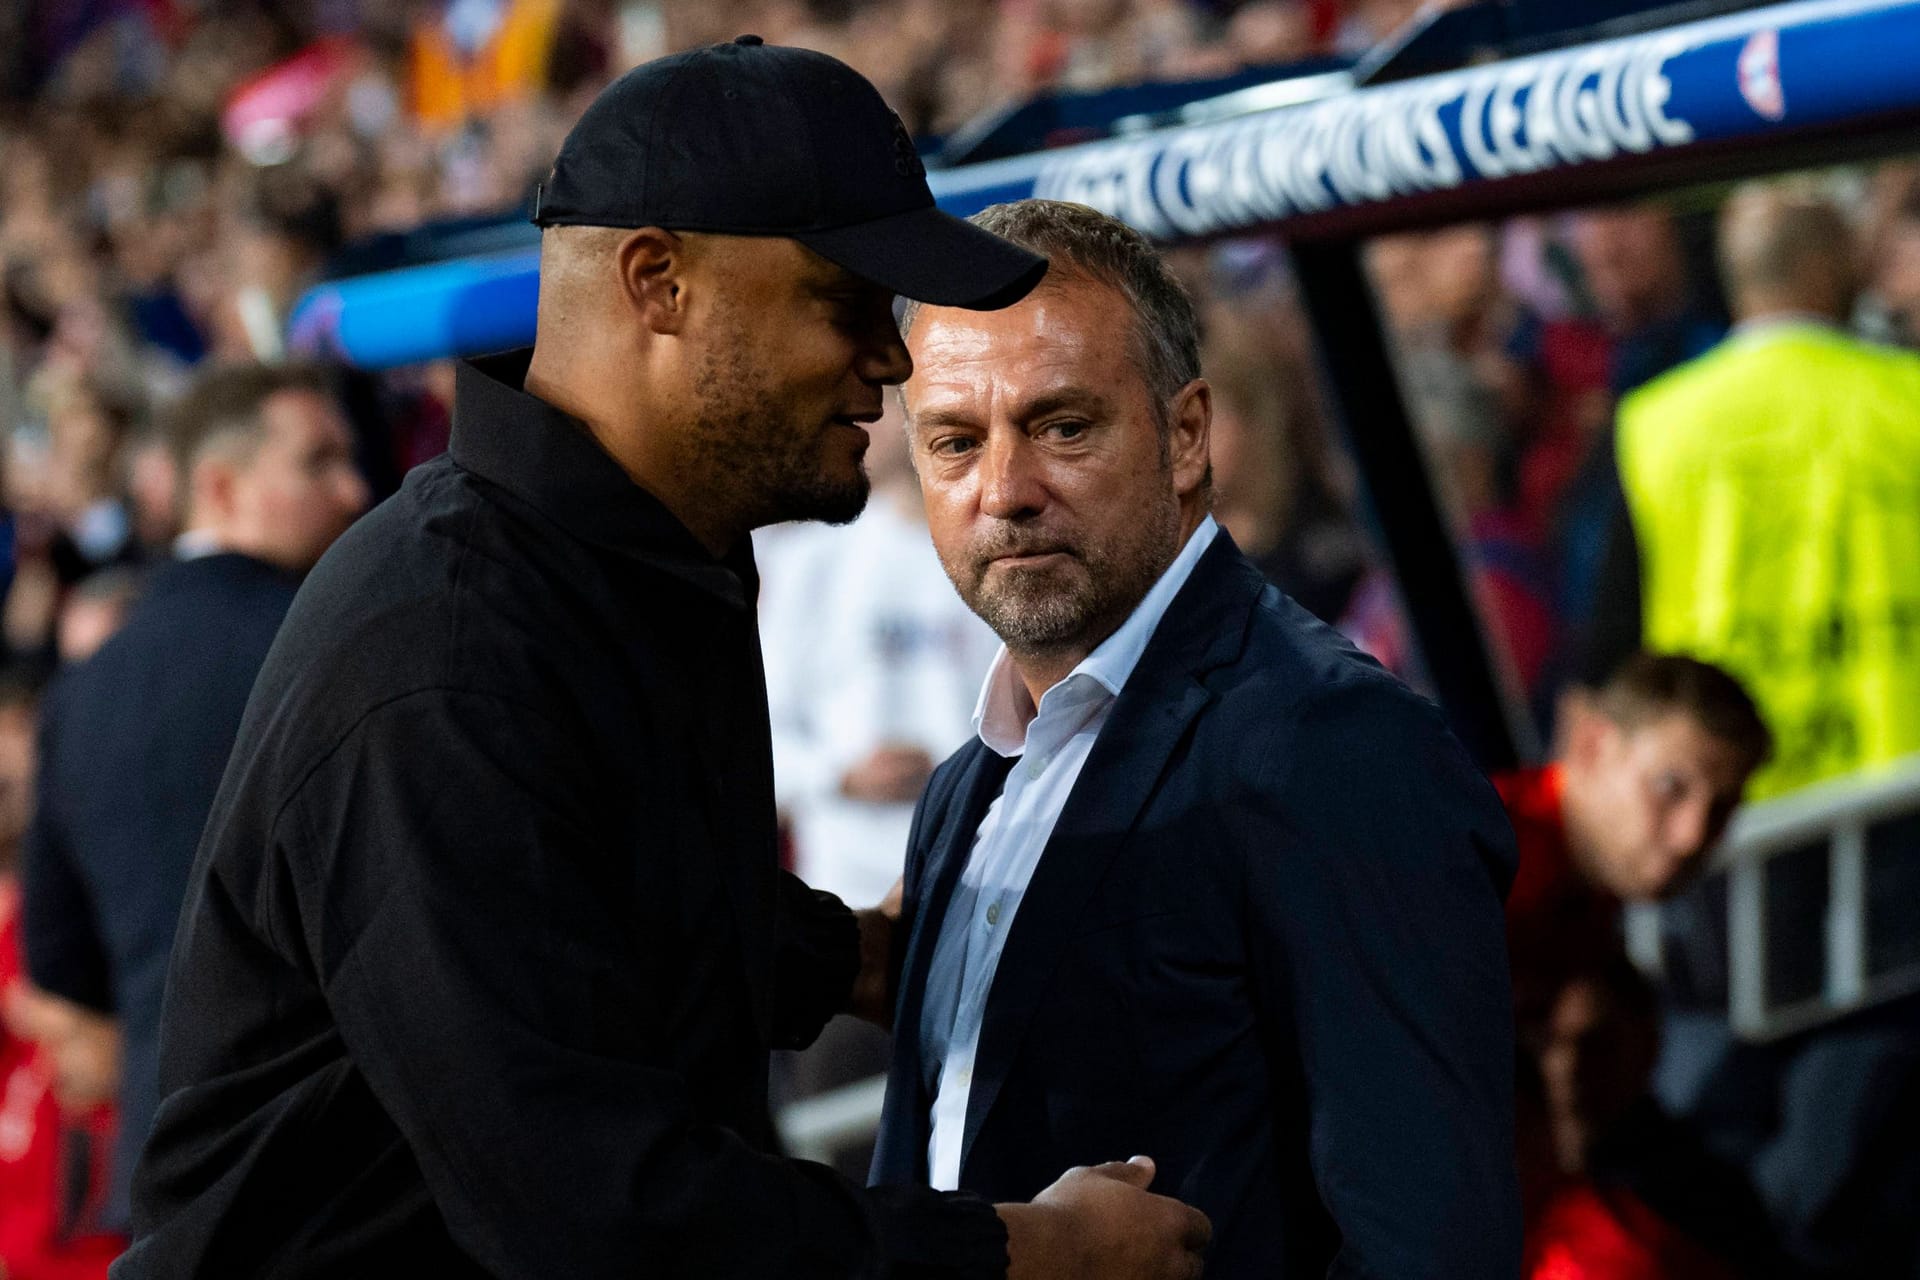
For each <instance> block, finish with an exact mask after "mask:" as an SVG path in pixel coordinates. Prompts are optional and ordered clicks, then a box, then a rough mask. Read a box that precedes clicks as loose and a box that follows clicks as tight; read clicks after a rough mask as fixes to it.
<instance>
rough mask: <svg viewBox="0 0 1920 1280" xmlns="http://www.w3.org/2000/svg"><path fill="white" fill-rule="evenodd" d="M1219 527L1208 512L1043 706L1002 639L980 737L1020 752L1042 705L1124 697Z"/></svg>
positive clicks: (981, 709) (1007, 751) (977, 710)
mask: <svg viewBox="0 0 1920 1280" xmlns="http://www.w3.org/2000/svg"><path fill="white" fill-rule="evenodd" d="M1219 532H1220V526H1219V525H1218V524H1216V523H1215V522H1214V519H1213V517H1212V516H1206V517H1204V518H1203V519H1202V520H1201V521H1200V525H1199V527H1198V528H1196V529H1195V530H1194V531H1193V533H1192V534H1191V535H1190V536H1189V537H1188V538H1187V544H1186V546H1184V547H1182V548H1181V549H1180V554H1179V555H1177V556H1175V557H1174V559H1173V563H1172V564H1170V565H1168V566H1167V567H1166V570H1165V571H1164V572H1163V573H1161V575H1160V577H1159V579H1158V580H1157V581H1155V582H1154V584H1153V586H1152V587H1150V588H1149V589H1148V590H1147V594H1146V595H1144V596H1142V597H1141V599H1140V603H1139V604H1137V605H1135V606H1134V608H1133V612H1132V613H1130V614H1128V615H1127V620H1126V621H1125V622H1123V623H1121V624H1120V627H1119V629H1118V630H1116V631H1115V632H1114V633H1113V634H1112V635H1110V636H1108V637H1107V638H1106V639H1105V640H1103V641H1101V642H1100V644H1099V646H1098V647H1097V648H1095V649H1094V651H1093V652H1092V653H1090V654H1088V655H1087V656H1086V657H1084V658H1082V659H1081V660H1080V664H1079V665H1078V666H1076V667H1075V668H1074V669H1073V670H1072V671H1070V672H1068V673H1067V676H1066V679H1064V680H1062V681H1061V682H1060V683H1059V684H1057V685H1055V686H1053V688H1051V689H1049V690H1047V691H1046V692H1045V693H1044V694H1042V695H1041V697H1040V706H1039V707H1035V706H1034V704H1033V699H1032V698H1031V697H1029V696H1028V694H1027V686H1026V682H1025V681H1023V680H1021V679H1020V673H1019V672H1018V671H1017V670H1015V669H1014V665H1013V656H1012V655H1011V654H1009V653H1008V652H1007V647H1006V646H1005V645H1004V644H1003V645H1001V646H1000V652H999V654H998V655H996V656H995V658H994V660H993V665H992V667H990V668H989V669H988V671H987V678H986V682H985V683H984V684H983V685H982V686H981V688H980V699H979V701H978V702H977V703H975V704H974V709H973V731H974V732H975V733H976V734H978V735H979V737H980V741H982V742H984V743H986V745H987V746H988V747H990V748H991V749H992V750H994V751H996V752H998V753H999V754H1001V755H1003V756H1017V755H1019V754H1020V753H1021V752H1022V751H1024V750H1025V749H1026V742H1027V729H1028V726H1030V725H1031V724H1032V723H1033V720H1034V717H1036V716H1037V715H1039V714H1040V711H1041V710H1043V709H1045V710H1052V709H1053V708H1054V706H1056V705H1062V706H1073V705H1078V704H1081V703H1083V702H1098V703H1105V702H1110V701H1112V700H1113V699H1115V698H1117V697H1119V696H1120V691H1121V690H1122V689H1124V688H1125V687H1126V684H1127V681H1128V680H1129V679H1130V678H1131V677H1132V676H1133V669H1134V668H1135V667H1137V666H1139V665H1140V655H1141V654H1143V653H1145V652H1146V650H1147V642H1148V641H1149V640H1151V639H1152V638H1153V633H1154V631H1155V629H1156V628H1158V627H1159V625H1160V620H1161V619H1162V618H1163V617H1165V616H1166V613H1167V609H1168V607H1169V606H1170V605H1172V603H1173V598H1174V597H1175V596H1177V595H1179V594H1180V588H1181V587H1183V586H1185V585H1186V584H1187V579H1188V578H1189V577H1191V576H1192V575H1193V567H1194V566H1195V565H1197V564H1199V563H1200V557H1201V556H1202V555H1205V554H1206V550H1207V548H1208V547H1209V546H1211V545H1212V544H1213V539H1214V535H1216V534H1217V533H1219Z"/></svg>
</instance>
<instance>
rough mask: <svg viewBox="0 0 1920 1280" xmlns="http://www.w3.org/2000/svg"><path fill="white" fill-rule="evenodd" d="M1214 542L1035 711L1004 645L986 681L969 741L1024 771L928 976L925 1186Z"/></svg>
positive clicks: (993, 825)
mask: <svg viewBox="0 0 1920 1280" xmlns="http://www.w3.org/2000/svg"><path fill="white" fill-rule="evenodd" d="M1218 532H1219V526H1218V525H1216V524H1215V523H1214V521H1213V517H1212V516H1208V517H1206V518H1205V519H1204V520H1202V521H1201V522H1200V527H1199V528H1197V529H1195V530H1194V531H1193V535H1192V536H1191V537H1189V538H1188V539H1187V545H1186V546H1185V547H1183V548H1181V551H1180V554H1179V555H1178V556H1177V557H1176V558H1175V559H1174V562H1173V563H1172V564H1170V565H1168V566H1167V570H1166V572H1165V573H1163V574H1161V575H1160V579H1159V581H1157V582H1155V583H1154V584H1153V587H1152V589H1151V590H1149V591H1148V592H1147V594H1146V596H1145V597H1144V598H1142V599H1141V601H1140V603H1139V605H1138V606H1137V607H1135V609H1134V611H1133V613H1132V614H1131V615H1130V616H1129V617H1128V618H1127V620H1126V622H1124V623H1123V624H1121V626H1120V629H1119V630H1117V631H1115V632H1114V633H1113V634H1112V635H1110V636H1108V637H1107V638H1106V640H1105V641H1104V642H1102V643H1101V645H1100V647H1099V648H1097V649H1095V650H1094V651H1093V652H1092V653H1090V654H1088V655H1087V656H1086V658H1085V659H1084V660H1083V661H1082V662H1081V663H1080V665H1079V666H1077V667H1075V668H1074V669H1073V670H1072V671H1071V672H1069V673H1068V675H1067V678H1066V679H1064V680H1062V681H1061V682H1060V683H1059V684H1056V685H1054V686H1053V687H1052V688H1051V689H1048V690H1047V691H1046V693H1044V694H1043V695H1041V698H1040V705H1039V707H1038V708H1036V707H1035V706H1034V705H1033V700H1032V699H1031V698H1030V697H1029V696H1028V693H1027V689H1026V686H1025V684H1023V683H1022V682H1021V680H1020V675H1019V672H1017V671H1015V670H1014V667H1013V662H1012V660H1011V659H1010V658H1009V657H1008V655H1007V651H1006V649H1005V647H1004V646H1003V647H1002V648H1001V650H1000V654H999V656H998V657H997V658H995V659H994V662H993V667H992V669H991V670H989V671H988V673H987V679H986V684H985V685H984V686H983V687H982V688H981V690H980V701H979V704H978V706H977V707H976V708H975V710H974V713H973V726H974V731H975V732H976V733H977V734H979V736H980V740H981V741H982V742H984V743H985V744H986V745H987V746H988V747H989V748H991V749H992V750H994V751H997V752H999V753H1000V754H1001V755H1003V756H1008V757H1012V758H1020V759H1022V763H1020V764H1018V765H1016V766H1015V767H1014V768H1013V769H1012V770H1011V771H1010V772H1009V773H1008V774H1007V782H1006V785H1005V787H1004V788H1003V789H1002V790H1001V792H1000V795H999V796H998V797H997V798H996V799H995V800H994V802H993V804H992V805H991V806H990V807H989V808H988V809H987V814H986V817H985V818H983V819H982V820H981V822H980V829H979V831H978V832H977V833H975V835H974V840H973V849H972V852H971V853H970V854H969V856H968V858H967V865H966V867H965V868H964V869H963V870H962V871H961V873H960V879H959V881H958V883H957V884H956V885H955V886H954V890H953V899H952V901H950V902H949V903H948V904H947V914H946V917H945V919H944V920H943V921H942V923H941V926H940V935H939V937H938V939H937V940H936V941H935V942H934V948H933V963H932V965H931V967H930V968H929V970H928V973H929V977H928V981H927V992H926V1003H925V1011H924V1013H923V1014H922V1017H921V1021H920V1046H921V1051H922V1053H921V1060H922V1061H923V1062H925V1063H927V1064H928V1066H929V1068H930V1069H931V1068H932V1066H933V1065H934V1064H938V1066H939V1078H938V1080H936V1081H935V1082H934V1083H933V1087H932V1095H933V1114H932V1119H933V1125H932V1134H933V1136H932V1137H931V1139H929V1141H928V1143H927V1170H928V1176H929V1178H930V1180H931V1182H932V1185H933V1186H934V1187H935V1188H936V1189H938V1190H942V1191H952V1190H956V1189H958V1187H959V1185H960V1161H961V1157H962V1155H963V1154H964V1153H963V1152H962V1151H961V1144H962V1141H963V1138H964V1135H965V1133H966V1126H967V1099H968V1097H969V1095H970V1094H971V1093H972V1089H973V1062H974V1054H975V1052H976V1050H977V1049H978V1048H979V1044H980V1028H981V1024H982V1023H983V1022H984V1020H985V1016H986V1008H987V996H988V993H989V992H990V991H991V989H992V987H993V975H994V971H995V969H997V968H998V967H999V964H1000V952H1001V950H1002V948H1003V947H1004V946H1005V945H1006V940H1007V931H1008V930H1009V929H1010V928H1012V926H1013V917H1014V914H1015V913H1016V912H1017V911H1019V909H1020V899H1021V898H1022V896H1024V895H1025V893H1026V890H1027V884H1028V882H1029V881H1030V880H1032V878H1033V871H1034V868H1035V867H1037V866H1038V865H1039V863H1040V854H1041V851H1042V850H1044V849H1045V848H1046V846H1047V840H1048V839H1049V838H1050V837H1051V836H1052V835H1053V828H1054V824H1055V823H1056V822H1058V821H1059V819H1060V811H1061V810H1062V809H1063V808H1065V806H1066V803H1067V797H1068V796H1070V795H1071V794H1072V793H1073V784H1074V782H1075V780H1076V779H1078V778H1079V776H1080V770H1081V767H1082V766H1084V765H1085V764H1086V762H1087V754H1088V753H1089V752H1090V751H1092V750H1093V743H1094V739H1095V738H1097V737H1098V736H1099V734H1100V729H1101V726H1103V725H1104V724H1106V722H1107V714H1108V712H1110V711H1111V710H1112V709H1113V704H1114V700H1115V699H1117V698H1118V697H1119V696H1120V690H1121V689H1122V688H1124V687H1125V686H1126V683H1127V678H1128V677H1129V676H1131V675H1132V674H1133V669H1134V667H1135V666H1136V665H1137V664H1138V663H1139V661H1140V655H1141V653H1143V652H1144V651H1145V650H1146V647H1147V641H1148V640H1150V639H1151V638H1152V636H1153V632H1154V628H1156V627H1157V626H1159V625H1160V619H1161V617H1162V616H1163V615H1165V613H1166V611H1167V606H1168V605H1170V604H1172V603H1173V598H1174V597H1175V596H1176V595H1178V594H1179V593H1180V588H1181V587H1182V586H1184V585H1185V584H1186V581H1187V578H1188V576H1189V575H1191V574H1192V572H1193V566H1194V565H1195V564H1197V563H1199V560H1200V557H1201V555H1202V554H1203V553H1204V552H1205V551H1206V549H1207V547H1208V546H1209V545H1211V544H1212V542H1213V539H1214V535H1215V534H1216V533H1218Z"/></svg>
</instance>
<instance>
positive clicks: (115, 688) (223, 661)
mask: <svg viewBox="0 0 1920 1280" xmlns="http://www.w3.org/2000/svg"><path fill="white" fill-rule="evenodd" d="M299 585H300V584H299V579H298V578H296V577H294V576H292V575H290V574H287V573H285V572H283V571H281V570H279V569H276V568H274V567H273V566H272V565H269V564H267V563H265V562H263V561H260V560H255V559H253V558H251V557H249V556H243V555H237V554H233V553H225V554H218V555H209V556H203V557H201V558H199V559H196V560H182V561H177V562H173V563H169V564H167V565H166V566H164V567H162V568H160V569H158V570H156V571H155V573H154V575H153V578H152V580H151V581H150V582H149V583H148V584H147V588H146V590H145V592H144V593H143V594H142V595H141V597H140V599H139V600H138V601H137V602H136V603H135V604H134V606H133V609H132V611H131V612H130V613H129V614H128V617H127V622H126V625H125V626H123V627H122V628H121V629H120V630H119V631H118V632H117V633H116V634H115V635H114V636H113V637H112V638H111V639H109V640H108V641H107V642H106V644H104V645H102V646H101V648H100V651H99V652H98V653H96V654H94V655H93V656H92V657H91V658H89V659H88V660H87V661H85V662H83V663H81V664H80V665H79V666H77V667H75V668H73V669H72V670H70V671H68V672H67V673H65V674H64V675H63V676H62V677H61V678H60V679H59V680H58V681H57V682H56V683H55V685H54V687H53V690H52V692H51V693H50V694H49V695H48V698H47V704H46V707H45V709H44V711H43V714H42V716H41V733H40V778H39V787H38V790H39V798H38V802H37V804H36V806H35V813H34V819H33V826H32V828H31V829H30V830H29V832H28V834H27V852H26V913H25V916H24V919H23V926H24V929H23V935H24V942H25V949H26V955H27V968H28V970H29V972H30V973H31V974H32V975H33V979H34V981H35V982H37V983H39V984H40V985H41V986H43V987H45V988H46V989H47V990H49V991H52V992H54V993H55V994H56V995H60V996H64V997H65V998H67V999H69V1000H73V1001H76V1002H78V1003H80V1004H83V1005H88V1006H90V1007H92V1008H95V1009H99V1010H102V1011H106V1012H111V1013H115V1014H117V1015H118V1016H119V1018H120V1027H121V1085H120V1130H119V1137H118V1140H117V1142H116V1144H115V1147H114V1158H113V1183H112V1186H111V1188H110V1194H109V1197H108V1202H107V1209H106V1221H105V1223H104V1224H103V1225H106V1226H109V1227H113V1228H115V1229H119V1230H125V1229H126V1226H127V1223H128V1220H129V1218H130V1216H131V1215H130V1212H129V1196H130V1191H131V1187H132V1182H133V1167H134V1163H135V1161H136V1160H137V1158H138V1157H139V1154H140V1145H141V1143H142V1142H144V1141H145V1140H146V1136H147V1130H148V1128H149V1127H151V1125H152V1123H153V1113H154V1110H155V1108H156V1107H157V1106H158V1105H159V1089H160V1068H159V1044H160V1004H161V997H162V995H163V994H164V993H165V991H166V979H167V962H168V959H169V957H170V956H171V954H172V951H173V935H174V929H175V926H176V925H177V923H178V922H179V919H180V903H181V900H182V899H183V898H184V897H185V895H186V891H187V873H188V871H189V870H190V869H191V868H192V866H193V855H194V850H195V849H196V848H197V847H198V846H199V843H200V832H201V829H202V828H204V827H205V826H206V824H207V813H208V811H209V810H210V809H212V807H213V796H214V792H215V791H216V790H217V789H218V788H219V786H220V776H221V774H222V772H223V771H224V770H225V769H226V766H227V756H228V755H229V754H231V753H232V751H233V740H234V735H235V734H236V733H237V732H238V731H239V729H240V716H241V713H242V712H243V711H245V710H246V706H247V695H248V693H249V692H250V691H251V690H252V689H253V681H254V677H255V676H257V675H258V674H259V673H260V664H261V663H262V662H263V661H264V660H265V659H266V656H267V649H268V647H269V646H270V645H272V643H273V638H274V635H275V634H276V633H277V632H278V631H279V629H280V623H281V620H282V619H284V618H285V617H286V614H287V609H288V606H290V605H291V604H292V603H293V596H294V592H295V591H296V590H297V589H298V588H299Z"/></svg>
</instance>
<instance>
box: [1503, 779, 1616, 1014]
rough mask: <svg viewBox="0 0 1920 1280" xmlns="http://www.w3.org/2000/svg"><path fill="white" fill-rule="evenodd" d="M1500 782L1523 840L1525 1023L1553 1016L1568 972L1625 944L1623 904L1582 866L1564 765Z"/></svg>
mask: <svg viewBox="0 0 1920 1280" xmlns="http://www.w3.org/2000/svg"><path fill="white" fill-rule="evenodd" d="M1493 785H1494V788H1495V789H1496V790H1497V791H1499V793H1500V800H1501V802H1502V803H1503V804H1505V805H1506V809H1507V820H1508V821H1510V822H1511V823H1513V832H1514V835H1515V837H1516V838H1517V839H1518V842H1519V846H1520V869H1519V871H1518V872H1517V873H1516V874H1515V875H1514V878H1513V888H1512V890H1511V891H1509V892H1508V894H1507V953H1508V955H1509V956H1510V957H1511V959H1512V963H1513V997H1514V1014H1515V1018H1516V1020H1517V1021H1518V1022H1519V1023H1520V1024H1521V1026H1523V1027H1524V1026H1526V1025H1528V1024H1529V1023H1530V1022H1534V1021H1537V1020H1539V1019H1542V1018H1544V1017H1545V1016H1546V1014H1547V1006H1548V1003H1549V1002H1550V1001H1551V1000H1552V999H1553V997H1554V994H1555V993H1556V992H1557V991H1559V989H1560V987H1561V985H1562V983H1563V982H1564V980H1565V979H1566V978H1567V977H1569V976H1570V975H1571V974H1573V973H1575V972H1578V971H1579V970H1580V969H1581V968H1582V967H1583V966H1585V965H1586V964H1588V963H1589V962H1591V961H1593V960H1595V959H1596V958H1598V957H1600V956H1604V955H1605V954H1607V953H1608V952H1609V951H1613V950H1617V949H1618V948H1619V946H1620V924H1619V921H1620V903H1619V901H1618V900H1617V899H1615V898H1614V897H1613V896H1612V895H1611V894H1608V893H1604V892H1602V891H1601V890H1599V889H1597V888H1595V887H1593V886H1592V885H1591V884H1589V883H1588V882H1587V881H1586V880H1585V879H1584V878H1583V877H1582V876H1581V875H1580V873H1579V871H1578V870H1577V869H1576V868H1575V866H1574V863H1573V856H1572V854H1571V852H1570V851H1569V850H1568V848H1567V828H1566V821H1565V818H1564V816H1563V814H1562V808H1561V793H1562V788H1563V787H1564V785H1565V779H1564V776H1563V775H1562V773H1561V770H1560V766H1559V765H1557V764H1550V765H1546V766H1545V767H1543V768H1539V769H1520V770H1517V771H1515V772H1513V773H1505V774H1500V775H1498V776H1496V777H1495V778H1494V780H1493Z"/></svg>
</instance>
